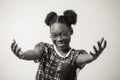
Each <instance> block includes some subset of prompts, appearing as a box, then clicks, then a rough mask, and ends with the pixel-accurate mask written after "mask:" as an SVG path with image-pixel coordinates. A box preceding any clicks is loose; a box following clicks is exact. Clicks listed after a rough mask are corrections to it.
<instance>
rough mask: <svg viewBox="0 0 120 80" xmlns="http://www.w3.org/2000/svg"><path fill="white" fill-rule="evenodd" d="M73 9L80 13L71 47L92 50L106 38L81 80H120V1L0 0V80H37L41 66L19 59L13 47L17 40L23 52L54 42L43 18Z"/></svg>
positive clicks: (81, 75) (79, 78) (82, 72)
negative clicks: (98, 53)
mask: <svg viewBox="0 0 120 80" xmlns="http://www.w3.org/2000/svg"><path fill="white" fill-rule="evenodd" d="M67 9H73V10H75V11H76V13H77V14H78V22H77V24H76V25H75V26H73V28H74V34H73V36H72V41H71V46H72V47H73V48H76V49H85V50H86V51H88V52H89V51H93V48H92V46H93V45H96V42H97V41H98V40H100V39H101V37H105V39H106V40H107V42H108V45H107V48H106V49H105V51H104V52H103V53H102V54H101V56H100V57H99V58H98V59H97V60H96V61H94V62H92V63H90V64H87V65H86V67H85V68H84V69H83V70H81V72H80V73H79V76H78V80H120V69H119V68H120V62H119V60H120V58H119V57H120V49H119V48H120V42H119V41H120V32H119V31H120V1H119V0H0V80H35V75H36V71H37V67H38V64H36V63H34V62H33V61H25V60H19V59H18V58H17V57H15V56H14V55H13V53H12V52H11V49H10V45H11V42H12V40H13V39H16V41H17V42H18V44H19V46H20V47H22V50H28V49H32V48H34V45H35V44H36V43H38V42H41V41H44V42H49V43H51V39H50V38H49V27H47V26H46V25H45V23H44V19H45V17H46V15H47V13H49V12H50V11H55V12H57V13H58V14H62V13H63V11H65V10H67Z"/></svg>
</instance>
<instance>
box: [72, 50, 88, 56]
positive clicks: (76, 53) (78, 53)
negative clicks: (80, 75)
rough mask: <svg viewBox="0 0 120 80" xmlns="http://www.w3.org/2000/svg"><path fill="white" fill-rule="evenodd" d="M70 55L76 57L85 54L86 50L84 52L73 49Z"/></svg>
mask: <svg viewBox="0 0 120 80" xmlns="http://www.w3.org/2000/svg"><path fill="white" fill-rule="evenodd" d="M72 53H73V54H75V55H77V56H78V55H80V54H87V52H86V50H84V49H73V50H72Z"/></svg>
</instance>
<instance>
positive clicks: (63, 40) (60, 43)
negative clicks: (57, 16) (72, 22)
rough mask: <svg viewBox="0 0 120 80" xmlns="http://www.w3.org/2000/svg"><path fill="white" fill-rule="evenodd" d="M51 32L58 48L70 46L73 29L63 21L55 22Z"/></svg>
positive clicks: (63, 48)
mask: <svg viewBox="0 0 120 80" xmlns="http://www.w3.org/2000/svg"><path fill="white" fill-rule="evenodd" d="M50 34H51V39H52V41H53V43H54V44H55V46H56V48H58V49H60V50H65V49H67V48H68V47H69V43H70V40H71V34H72V32H71V29H70V28H69V27H68V26H67V25H66V24H63V23H54V24H52V25H51V27H50Z"/></svg>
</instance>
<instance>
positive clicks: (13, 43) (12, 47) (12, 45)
mask: <svg viewBox="0 0 120 80" xmlns="http://www.w3.org/2000/svg"><path fill="white" fill-rule="evenodd" d="M15 43H16V42H15V41H13V42H12V44H11V49H12V51H13V49H14V46H15Z"/></svg>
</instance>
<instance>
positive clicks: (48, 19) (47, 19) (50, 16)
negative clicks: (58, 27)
mask: <svg viewBox="0 0 120 80" xmlns="http://www.w3.org/2000/svg"><path fill="white" fill-rule="evenodd" d="M55 16H57V14H56V13H55V12H50V13H48V14H47V16H46V19H45V23H46V24H47V25H48V26H50V22H51V20H52V19H53V17H55Z"/></svg>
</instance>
